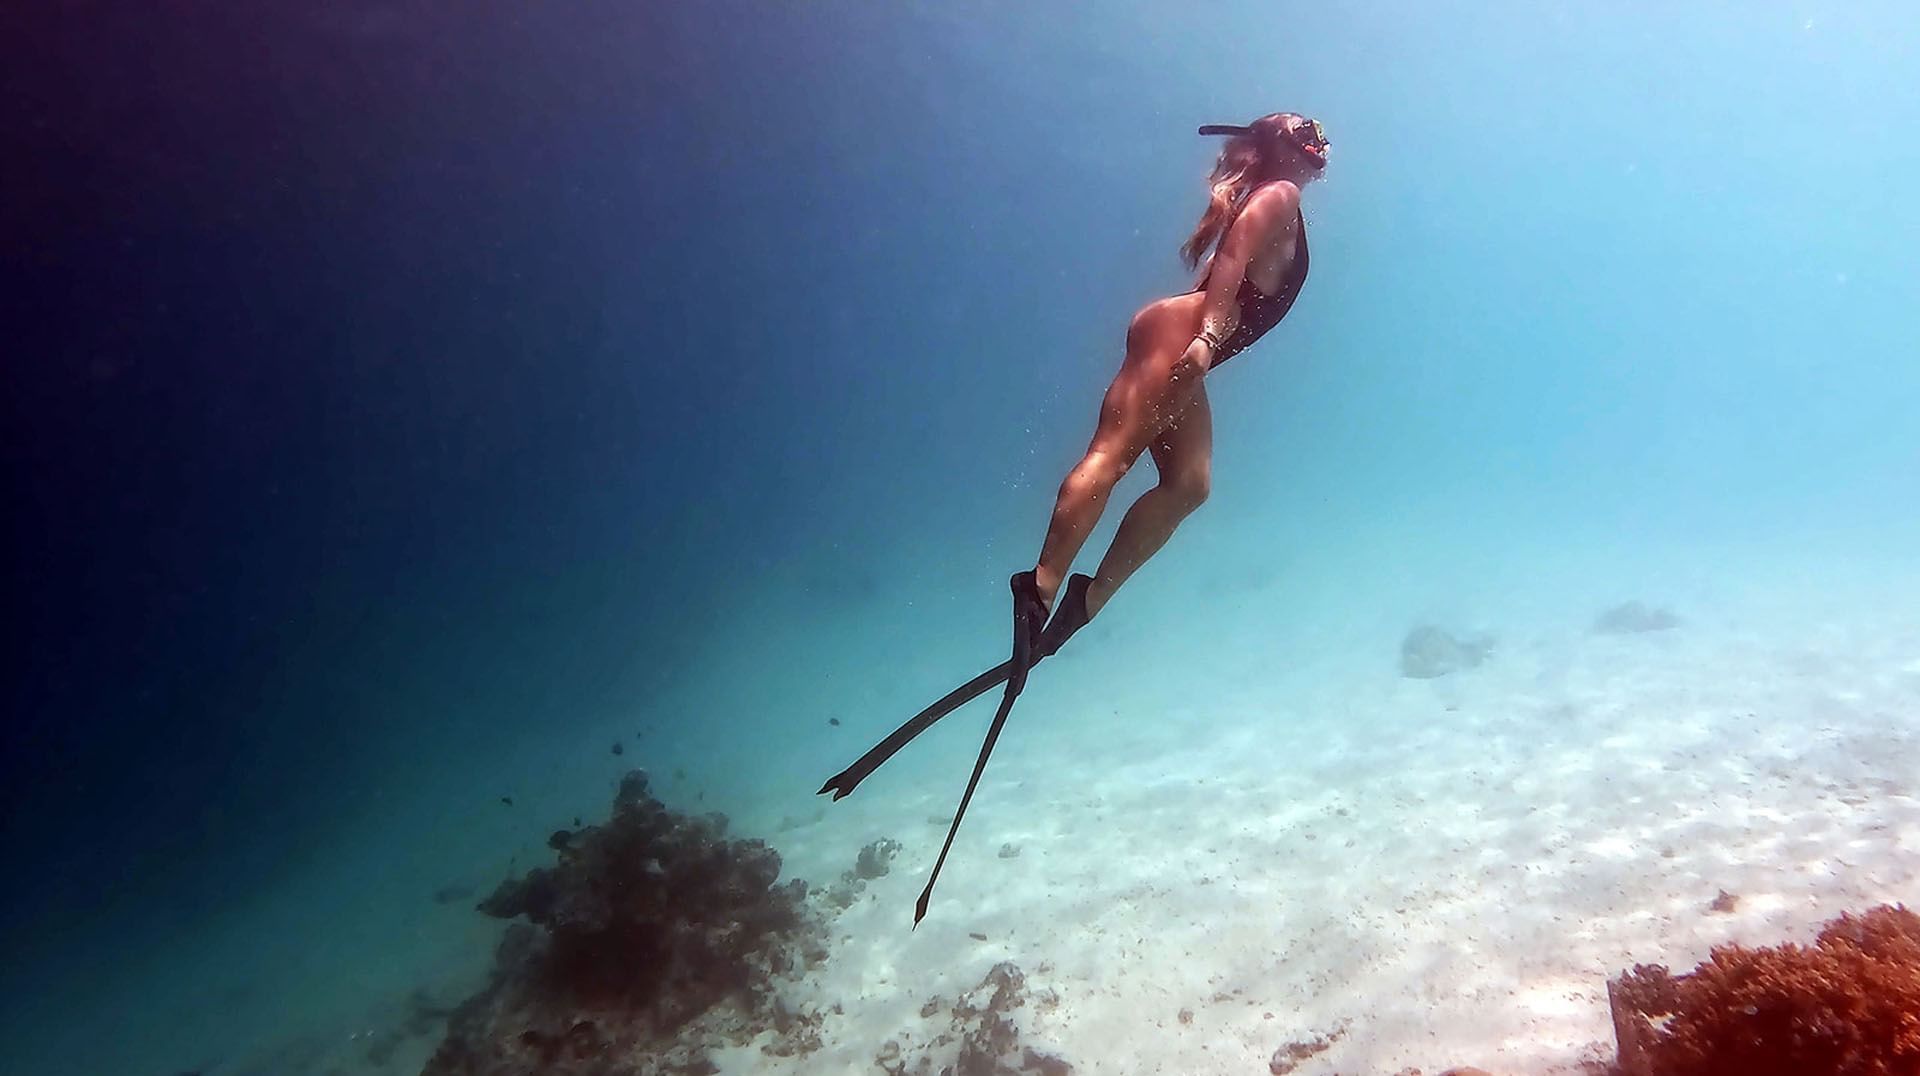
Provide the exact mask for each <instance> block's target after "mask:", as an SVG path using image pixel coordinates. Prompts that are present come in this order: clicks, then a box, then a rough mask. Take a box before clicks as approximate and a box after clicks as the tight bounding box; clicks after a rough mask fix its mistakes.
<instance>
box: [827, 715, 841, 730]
mask: <svg viewBox="0 0 1920 1076" xmlns="http://www.w3.org/2000/svg"><path fill="white" fill-rule="evenodd" d="M827 724H829V725H832V726H834V727H835V728H839V727H840V719H839V718H837V717H829V718H827Z"/></svg>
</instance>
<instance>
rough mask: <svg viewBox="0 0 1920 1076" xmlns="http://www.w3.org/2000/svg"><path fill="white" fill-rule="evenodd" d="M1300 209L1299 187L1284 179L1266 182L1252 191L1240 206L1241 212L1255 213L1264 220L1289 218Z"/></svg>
mask: <svg viewBox="0 0 1920 1076" xmlns="http://www.w3.org/2000/svg"><path fill="white" fill-rule="evenodd" d="M1299 209H1300V188H1299V187H1296V186H1294V185H1293V184H1292V183H1289V182H1287V181H1286V180H1284V179H1282V180H1277V181H1275V182H1273V183H1268V184H1265V185H1263V186H1262V187H1260V189H1258V190H1256V191H1254V192H1253V194H1251V195H1249V196H1248V198H1247V204H1246V206H1245V207H1244V208H1242V210H1241V212H1242V213H1243V214H1249V213H1250V214H1256V215H1257V216H1258V217H1259V218H1261V219H1264V220H1273V219H1276V218H1278V219H1291V218H1292V217H1293V215H1294V213H1295V212H1297V211H1298V210H1299Z"/></svg>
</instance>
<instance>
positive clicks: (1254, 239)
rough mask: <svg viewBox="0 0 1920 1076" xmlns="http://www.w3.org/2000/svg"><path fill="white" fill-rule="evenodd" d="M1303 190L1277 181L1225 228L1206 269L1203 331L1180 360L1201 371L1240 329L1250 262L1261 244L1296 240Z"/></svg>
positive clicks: (1201, 313)
mask: <svg viewBox="0 0 1920 1076" xmlns="http://www.w3.org/2000/svg"><path fill="white" fill-rule="evenodd" d="M1299 208H1300V188H1298V187H1296V186H1294V185H1293V184H1291V183H1274V184H1272V185H1270V186H1268V187H1266V188H1265V189H1263V190H1261V191H1260V192H1259V193H1258V194H1257V195H1255V196H1254V198H1253V199H1252V200H1251V201H1249V202H1248V203H1247V205H1246V207H1245V208H1244V209H1242V210H1241V211H1240V216H1239V217H1237V218H1236V219H1235V220H1234V222H1233V227H1231V228H1229V229H1227V234H1226V236H1225V237H1224V238H1222V239H1221V240H1220V248H1219V249H1218V250H1216V251H1214V254H1213V264H1212V266H1211V268H1210V269H1209V270H1208V272H1207V297H1206V300H1205V301H1204V302H1203V303H1202V304H1201V307H1200V334H1199V335H1198V336H1195V337H1194V338H1193V343H1191V344H1189V345H1187V353H1186V354H1185V355H1184V356H1182V357H1181V362H1182V364H1183V365H1184V364H1187V363H1191V364H1193V365H1194V366H1196V367H1198V368H1199V369H1200V370H1201V371H1203V372H1204V371H1205V370H1207V369H1208V368H1210V367H1211V366H1212V365H1213V360H1214V357H1215V356H1216V354H1217V353H1218V345H1220V344H1222V343H1224V342H1225V341H1226V339H1227V337H1229V336H1232V335H1233V331H1234V330H1235V329H1237V328H1239V327H1240V304H1239V302H1238V301H1237V296H1238V295H1239V293H1240V281H1241V279H1242V278H1244V277H1245V276H1246V275H1247V263H1248V262H1251V261H1252V260H1253V254H1254V251H1255V250H1256V249H1258V247H1259V245H1260V244H1261V243H1262V242H1267V243H1276V244H1286V243H1290V242H1293V241H1295V238H1296V237H1295V236H1294V234H1293V233H1294V230H1295V228H1294V225H1295V222H1296V221H1298V220H1299V215H1298V214H1299Z"/></svg>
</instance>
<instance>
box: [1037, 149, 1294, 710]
mask: <svg viewBox="0 0 1920 1076" xmlns="http://www.w3.org/2000/svg"><path fill="white" fill-rule="evenodd" d="M1200 133H1201V134H1203V135H1214V134H1223V135H1230V136H1232V137H1231V140H1230V141H1229V142H1228V143H1227V145H1226V148H1225V149H1224V150H1222V151H1221V153H1220V159H1219V160H1218V161H1217V162H1216V163H1215V164H1214V166H1213V174H1212V176H1211V177H1210V178H1209V182H1210V184H1211V186H1212V196H1211V198H1210V199H1209V201H1208V203H1207V209H1206V212H1205V213H1203V214H1201V217H1200V223H1199V226H1198V227H1196V228H1195V229H1194V231H1193V234H1192V235H1191V236H1189V237H1188V238H1187V242H1186V244H1185V245H1184V246H1182V247H1181V248H1180V253H1181V255H1182V256H1183V257H1184V258H1185V259H1186V262H1187V265H1188V266H1189V267H1190V268H1197V267H1198V266H1199V264H1200V261H1201V257H1202V256H1203V255H1205V254H1206V253H1207V251H1208V249H1209V248H1210V247H1214V248H1216V249H1214V250H1213V253H1212V255H1211V256H1210V257H1208V258H1207V267H1206V270H1205V271H1204V272H1203V273H1202V274H1201V276H1200V280H1199V283H1198V284H1197V285H1196V287H1195V288H1194V290H1193V291H1190V292H1187V293H1186V294H1184V295H1175V296H1171V297H1169V298H1165V299H1160V300H1157V301H1155V302H1152V303H1149V304H1148V305H1147V306H1146V307H1145V308H1143V309H1142V310H1141V311H1140V312H1139V313H1138V314H1135V315H1134V318H1133V324H1132V325H1131V326H1130V327H1129V328H1128V329H1127V356H1126V359H1125V360H1124V361H1123V362H1122V363H1121V364H1120V372H1119V374H1117V375H1116V376H1115V377H1114V379H1113V384H1112V385H1111V386H1110V387H1108V389H1107V395H1106V398H1105V399H1104V400H1102V401H1101V404H1100V420H1099V426H1098V428H1097V429H1095V431H1094V434H1093V442H1092V444H1090V445H1088V446H1087V452H1086V455H1085V456H1083V457H1081V460H1080V462H1079V463H1078V464H1076V465H1075V466H1074V468H1073V470H1071V471H1069V472H1068V473H1067V477H1066V480H1065V481H1063V482H1062V483H1061V484H1060V495H1059V499H1058V500H1057V501H1056V502H1055V503H1054V507H1053V522H1052V525H1051V526H1049V527H1048V529H1047V537H1046V541H1045V543H1044V544H1043V545H1042V546H1041V547H1040V560H1039V563H1038V564H1036V565H1035V566H1034V568H1033V570H1032V571H1028V572H1020V573H1018V574H1017V575H1015V576H1014V577H1013V580H1012V586H1013V604H1014V643H1013V662H1012V666H1013V667H1012V669H1011V670H1010V671H1011V676H1010V677H1009V679H1010V681H1012V682H1010V683H1009V685H1008V686H1009V687H1010V688H1011V689H1012V690H1013V691H1014V692H1016V693H1017V692H1018V691H1019V689H1020V685H1021V684H1022V683H1024V681H1025V674H1026V669H1027V667H1028V666H1030V665H1031V664H1032V663H1033V662H1035V661H1038V660H1039V659H1041V658H1043V657H1046V656H1048V655H1050V654H1052V653H1053V652H1054V651H1056V650H1058V649H1059V648H1060V646H1061V644H1063V643H1065V642H1066V641H1067V639H1068V638H1069V637H1071V636H1072V635H1073V633H1074V632H1076V631H1078V630H1080V628H1081V627H1082V626H1084V625H1085V624H1086V623H1087V621H1088V620H1090V619H1091V618H1092V617H1094V616H1095V615H1096V614H1098V613H1099V612H1100V609H1101V607H1102V606H1104V605H1106V603H1107V600H1108V599H1109V598H1111V597H1113V592H1114V591H1115V590H1118V589H1119V587H1120V584H1122V583H1124V582H1126V581H1127V578H1128V577H1129V576H1131V575H1132V574H1133V573H1134V572H1135V571H1136V570H1137V569H1139V567H1140V565H1142V564H1144V563H1146V561H1147V558H1148V557H1151V556H1153V554H1154V553H1156V552H1158V551H1159V549H1160V547H1161V546H1162V545H1165V544H1166V541H1167V539H1168V537H1170V536H1171V535H1172V534H1173V530H1174V528H1175V527H1177V526H1179V525H1180V521H1181V520H1182V519H1185V518H1186V517H1187V515H1188V513H1190V512H1192V511H1193V510H1194V509H1195V508H1197V507H1199V506H1200V502H1202V501H1204V500H1206V497H1207V486H1208V476H1209V471H1210V467H1211V463H1212V458H1213V415H1212V412H1211V410H1210V409H1209V407H1208V405H1207V390H1206V381H1205V377H1206V373H1207V371H1208V370H1211V369H1213V368H1214V367H1216V366H1218V365H1220V364H1221V363H1223V362H1225V361H1227V360H1228V359H1230V358H1232V357H1233V356H1234V355H1236V354H1239V353H1240V352H1241V351H1242V350H1244V349H1245V348H1246V347H1247V346H1248V345H1250V344H1252V343H1253V342H1254V341H1255V340H1258V339H1259V338H1260V337H1261V336H1263V335H1264V334H1265V333H1266V332H1267V330H1269V329H1271V328H1273V327H1274V326H1275V325H1277V324H1279V322H1280V319H1281V318H1284V317H1286V315H1287V310H1288V309H1289V308H1291V307H1292V306H1293V300H1294V298H1295V297H1296V296H1297V295H1299V293H1300V286H1301V285H1302V284H1304V283H1305V282H1306V279H1307V234H1306V221H1305V218H1304V217H1302V215H1301V213H1300V190H1301V188H1303V187H1305V186H1306V185H1307V184H1308V183H1310V182H1312V181H1313V180H1314V179H1315V178H1317V177H1318V176H1319V175H1320V173H1321V171H1322V170H1324V169H1325V168H1326V166H1327V148H1328V147H1327V138H1326V133H1325V131H1324V130H1323V129H1322V128H1321V126H1320V124H1319V122H1318V121H1315V120H1310V119H1307V118H1305V117H1303V116H1299V115H1296V114H1294V113H1291V112H1275V113H1273V114H1272V115H1268V116H1262V117H1260V118H1259V119H1257V120H1255V121H1253V122H1252V123H1250V124H1248V125H1246V126H1244V127H1230V126H1225V125H1208V126H1205V127H1202V128H1200ZM1216 242H1217V246H1216ZM1142 451H1151V452H1152V453H1153V463H1154V466H1155V467H1156V468H1158V470H1159V472H1160V482H1159V484H1158V485H1155V486H1154V487H1153V488H1152V489H1150V490H1148V491H1147V492H1146V493H1144V494H1141V496H1140V499H1139V500H1137V501H1135V502H1134V503H1133V507H1132V508H1130V509H1128V510H1127V514H1126V516H1125V518H1123V519H1122V520H1121V521H1120V529H1119V531H1118V532H1117V533H1116V534H1115V535H1114V537H1113V544H1112V545H1111V546H1109V547H1108V549H1107V555H1106V556H1105V557H1104V558H1102V559H1101V561H1100V567H1099V568H1098V570H1096V572H1095V573H1094V574H1093V575H1091V576H1088V575H1079V574H1076V575H1075V576H1073V578H1072V579H1071V580H1069V581H1068V582H1067V588H1066V594H1065V596H1064V597H1063V598H1062V600H1061V602H1060V608H1059V612H1058V614H1057V615H1055V616H1054V617H1053V620H1052V622H1051V623H1049V622H1048V620H1047V615H1048V610H1049V609H1051V608H1052V606H1053V602H1054V596H1055V595H1056V593H1058V591H1059V589H1060V584H1061V580H1062V579H1063V578H1064V577H1065V576H1066V572H1067V568H1068V566H1069V565H1071V564H1072V563H1073V558H1074V557H1075V556H1076V555H1077V554H1078V553H1079V552H1080V547H1081V546H1082V545H1084V544H1085V543H1086V540H1087V535H1088V534H1090V533H1092V531H1093V527H1094V524H1095V523H1098V522H1099V520H1100V513H1101V511H1102V510H1103V509H1105V508H1106V505H1107V498H1108V496H1109V495H1110V494H1112V492H1113V487H1114V485H1115V484H1116V483H1118V482H1119V481H1120V479H1121V477H1122V476H1123V475H1125V474H1126V473H1127V471H1128V470H1130V469H1131V468H1132V467H1133V464H1134V462H1135V461H1136V460H1138V459H1139V458H1140V453H1141V452H1142Z"/></svg>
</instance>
